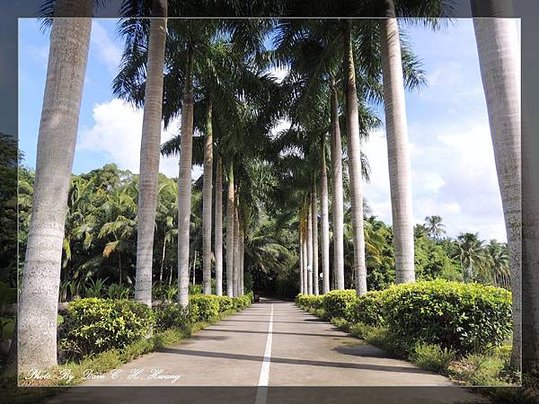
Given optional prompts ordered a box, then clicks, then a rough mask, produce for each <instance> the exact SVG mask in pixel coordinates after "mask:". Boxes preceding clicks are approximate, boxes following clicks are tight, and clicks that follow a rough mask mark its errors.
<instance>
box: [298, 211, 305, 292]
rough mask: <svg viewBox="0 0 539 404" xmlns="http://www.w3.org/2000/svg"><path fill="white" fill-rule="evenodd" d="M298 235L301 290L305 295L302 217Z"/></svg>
mask: <svg viewBox="0 0 539 404" xmlns="http://www.w3.org/2000/svg"><path fill="white" fill-rule="evenodd" d="M298 236H299V290H300V293H301V294H302V295H303V294H305V279H304V276H303V260H304V258H303V236H302V234H301V218H300V225H299V228H298Z"/></svg>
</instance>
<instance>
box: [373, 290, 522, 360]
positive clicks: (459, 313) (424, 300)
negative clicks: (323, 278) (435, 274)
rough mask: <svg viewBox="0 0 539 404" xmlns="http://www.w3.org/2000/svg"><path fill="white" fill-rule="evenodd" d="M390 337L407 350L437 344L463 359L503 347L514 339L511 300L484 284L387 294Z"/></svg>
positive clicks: (385, 311)
mask: <svg viewBox="0 0 539 404" xmlns="http://www.w3.org/2000/svg"><path fill="white" fill-rule="evenodd" d="M383 306H384V319H385V322H386V324H387V326H388V328H389V331H390V332H391V333H392V334H393V335H394V336H395V337H396V339H397V340H401V341H402V342H403V343H405V344H408V345H414V344H415V343H416V342H424V343H428V344H438V345H440V346H441V347H442V348H449V349H453V350H455V351H456V352H457V353H459V354H465V353H468V352H480V351H483V350H484V349H486V348H488V347H490V346H495V345H499V344H500V343H502V342H503V341H504V340H505V339H506V338H507V337H508V336H509V334H510V333H511V324H512V319H511V294H510V292H508V291H507V290H505V289H502V288H496V287H493V286H484V285H479V284H470V283H468V284H462V283H457V282H448V281H445V280H435V281H429V282H416V283H410V284H404V285H398V286H393V287H391V288H389V289H388V290H387V292H385V293H384V299H383Z"/></svg>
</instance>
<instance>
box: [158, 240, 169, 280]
mask: <svg viewBox="0 0 539 404" xmlns="http://www.w3.org/2000/svg"><path fill="white" fill-rule="evenodd" d="M166 252H167V241H166V238H163V249H162V250H161V266H160V268H159V283H161V282H163V268H164V267H165V254H166Z"/></svg>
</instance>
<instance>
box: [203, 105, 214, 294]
mask: <svg viewBox="0 0 539 404" xmlns="http://www.w3.org/2000/svg"><path fill="white" fill-rule="evenodd" d="M205 139H206V142H205V145H204V174H203V178H204V180H203V181H204V183H203V186H202V201H203V205H202V226H203V230H202V284H203V292H204V294H207V295H209V294H211V259H212V253H211V216H212V215H211V210H212V185H213V178H212V177H213V128H212V100H211V98H210V99H209V100H208V106H207V110H206V131H205Z"/></svg>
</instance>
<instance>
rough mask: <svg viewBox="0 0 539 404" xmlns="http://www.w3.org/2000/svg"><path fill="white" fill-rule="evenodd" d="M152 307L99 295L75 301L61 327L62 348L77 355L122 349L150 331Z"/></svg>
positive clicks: (152, 319)
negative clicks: (104, 297) (99, 296)
mask: <svg viewBox="0 0 539 404" xmlns="http://www.w3.org/2000/svg"><path fill="white" fill-rule="evenodd" d="M153 325H154V315H153V312H152V309H150V308H149V307H148V306H146V305H145V304H143V303H140V302H135V301H131V300H111V299H99V298H87V299H79V300H75V301H73V302H71V303H70V304H69V306H68V308H67V313H66V315H64V322H63V323H62V325H61V326H60V327H59V336H60V338H59V339H60V349H61V350H62V351H64V353H65V352H69V353H70V355H72V356H73V357H74V358H81V357H84V356H87V355H91V354H96V353H100V352H104V351H108V350H111V349H113V348H114V349H121V348H123V347H125V346H127V345H129V344H131V343H133V342H135V341H137V340H139V339H141V338H143V337H146V336H148V335H149V333H150V330H151V329H152V327H153Z"/></svg>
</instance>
